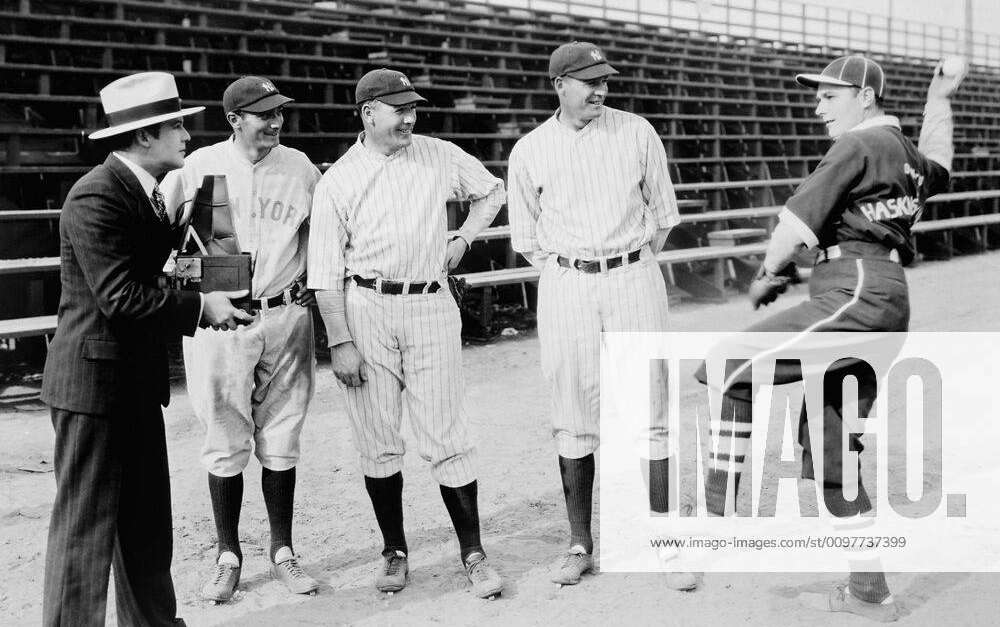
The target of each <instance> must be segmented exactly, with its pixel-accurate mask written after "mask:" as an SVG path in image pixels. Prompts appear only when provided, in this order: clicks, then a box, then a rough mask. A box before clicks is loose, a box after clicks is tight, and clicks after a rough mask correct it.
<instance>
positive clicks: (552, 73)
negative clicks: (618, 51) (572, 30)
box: [549, 41, 618, 81]
mask: <svg viewBox="0 0 1000 627" xmlns="http://www.w3.org/2000/svg"><path fill="white" fill-rule="evenodd" d="M617 73H618V70H616V69H615V68H613V67H611V65H610V64H609V63H608V59H607V57H605V56H604V53H603V52H601V49H600V48H598V47H597V46H595V45H594V44H592V43H589V42H586V41H574V42H571V43H568V44H563V45H561V46H559V47H558V48H556V49H555V50H554V51H553V52H552V56H550V57H549V78H556V77H558V76H572V77H573V78H576V79H579V80H581V81H589V80H593V79H595V78H601V77H602V76H611V75H612V74H617Z"/></svg>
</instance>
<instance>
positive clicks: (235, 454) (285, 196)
mask: <svg viewBox="0 0 1000 627" xmlns="http://www.w3.org/2000/svg"><path fill="white" fill-rule="evenodd" d="M289 102H292V99H291V98H289V97H287V96H283V95H282V94H281V93H280V92H279V91H278V88H277V87H275V85H274V83H272V82H271V81H270V80H268V79H267V78H263V77H260V76H244V77H242V78H240V79H238V80H236V81H235V82H233V83H232V84H230V85H229V86H228V87H227V88H226V91H225V93H224V94H223V97H222V105H223V109H224V111H225V114H226V120H227V121H228V122H229V124H230V126H231V127H232V130H233V134H232V136H231V137H229V138H228V139H226V140H225V141H221V142H219V143H217V144H213V145H211V146H206V147H204V148H200V149H198V150H196V151H194V152H193V153H191V155H189V156H188V158H187V159H186V160H185V162H184V167H183V168H182V169H180V170H175V171H174V172H172V173H171V174H170V176H169V177H168V179H167V180H165V181H164V186H165V188H166V189H167V190H168V193H167V197H168V201H169V202H168V206H171V207H173V206H180V205H181V204H182V203H184V211H185V212H187V213H190V211H191V209H192V205H193V204H194V203H193V200H194V197H195V193H196V191H197V189H198V187H199V186H200V185H201V183H202V179H203V178H204V177H205V176H206V175H224V176H225V177H226V188H227V191H228V194H229V204H230V207H231V209H232V212H233V222H234V227H235V229H236V234H237V237H238V239H239V242H240V245H241V246H242V247H243V250H244V251H247V252H250V254H251V256H252V258H253V277H252V287H253V289H252V294H251V296H252V297H253V300H252V301H251V303H252V305H251V306H252V309H253V311H252V312H251V313H254V314H256V316H257V318H256V320H255V321H254V322H253V323H252V324H250V325H249V326H245V327H241V328H239V329H237V330H236V331H235V332H229V333H226V332H221V331H215V330H212V329H201V330H199V331H198V332H197V333H196V334H195V335H194V337H193V338H186V339H185V342H184V365H185V369H186V371H187V372H186V374H187V388H188V394H189V396H190V398H191V404H192V405H193V406H194V411H195V414H196V415H197V416H198V418H199V419H200V420H201V422H202V423H203V424H204V425H205V441H204V444H203V446H202V452H201V460H202V463H203V464H204V466H205V468H206V469H207V470H208V489H209V494H210V495H211V499H212V512H213V514H214V516H215V526H216V532H217V534H218V555H217V559H216V565H215V567H214V569H213V570H212V573H211V575H210V576H209V578H208V581H207V582H206V583H205V585H204V587H203V588H202V595H203V596H204V597H205V598H208V599H211V600H214V601H217V602H222V601H228V600H229V599H230V598H232V596H233V593H234V591H235V590H236V586H237V584H238V583H239V579H240V572H241V567H242V563H243V553H242V551H241V550H240V541H239V519H240V506H241V504H242V502H243V469H244V468H246V465H247V462H248V461H249V459H250V453H251V450H253V452H254V454H255V455H256V456H257V459H259V460H260V463H261V489H262V491H263V495H264V504H265V506H266V508H267V515H268V519H269V522H270V527H271V546H270V557H271V573H272V575H273V576H274V577H275V578H276V579H278V580H279V581H281V582H283V583H284V584H285V585H286V586H287V587H288V588H289V590H291V591H292V592H297V593H302V594H305V593H309V592H314V591H315V590H316V589H317V587H318V584H317V582H316V581H315V580H314V579H313V578H312V577H310V576H308V575H307V574H305V572H303V571H302V569H301V567H300V566H299V564H298V561H297V559H296V557H295V553H294V551H293V550H292V509H293V503H294V498H295V466H296V464H297V463H298V459H299V434H300V432H301V431H302V423H303V421H304V420H305V415H306V409H307V407H308V406H309V400H310V399H311V398H312V393H313V377H314V373H315V359H314V357H313V350H314V349H313V342H314V340H313V327H312V316H311V315H310V312H309V305H311V304H312V303H313V302H314V298H313V296H312V293H311V292H309V291H307V290H306V289H305V288H304V278H305V277H304V274H305V267H306V241H307V238H308V218H309V211H310V209H311V208H312V193H313V189H314V188H315V186H316V182H317V181H318V180H319V176H320V173H319V170H317V169H316V166H314V165H313V164H312V162H311V161H310V160H309V158H308V157H307V156H306V155H305V154H303V153H302V152H300V151H298V150H295V149H294V148H289V147H287V146H282V145H281V144H280V143H279V142H280V137H279V135H280V132H281V126H282V123H283V121H284V113H283V109H284V106H285V105H286V104H287V103H289Z"/></svg>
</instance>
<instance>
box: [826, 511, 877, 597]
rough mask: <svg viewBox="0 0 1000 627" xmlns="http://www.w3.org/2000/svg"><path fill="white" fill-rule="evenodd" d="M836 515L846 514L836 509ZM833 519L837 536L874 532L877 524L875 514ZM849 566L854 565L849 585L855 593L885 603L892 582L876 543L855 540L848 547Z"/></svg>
mask: <svg viewBox="0 0 1000 627" xmlns="http://www.w3.org/2000/svg"><path fill="white" fill-rule="evenodd" d="M831 513H833V514H834V515H835V516H843V515H842V514H838V513H837V512H833V511H832V510H831ZM846 516H847V517H839V518H836V519H834V520H833V534H834V536H838V537H840V536H847V537H852V538H860V539H863V538H864V537H866V536H872V535H874V534H873V533H872V530H873V528H874V527H875V517H874V516H859V515H852V514H847V515H846ZM844 552H845V553H846V557H847V566H848V568H850V569H851V576H850V578H849V579H848V584H849V586H848V589H849V590H850V592H851V596H853V597H854V598H856V599H861V600H862V601H867V602H869V603H881V602H882V601H885V600H886V599H887V598H888V597H889V584H888V582H886V580H885V573H884V572H882V559H881V558H880V557H879V551H878V549H877V548H875V547H868V546H867V543H866V542H857V543H854V542H851V543H850V544H848V546H846V547H844Z"/></svg>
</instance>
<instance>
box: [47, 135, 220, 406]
mask: <svg viewBox="0 0 1000 627" xmlns="http://www.w3.org/2000/svg"><path fill="white" fill-rule="evenodd" d="M59 236H60V259H61V271H60V280H61V283H62V295H61V297H60V301H59V323H58V326H57V328H56V333H55V337H54V338H53V340H52V342H51V344H50V345H49V353H48V358H47V359H46V362H45V373H44V378H43V381H42V400H44V401H45V402H46V403H48V404H49V405H50V406H52V407H57V408H60V409H65V410H69V411H73V412H78V413H86V414H109V413H112V412H114V411H120V410H122V409H127V408H128V406H129V405H130V403H129V400H130V399H143V400H146V401H148V400H151V399H156V400H158V401H159V402H160V404H162V405H166V404H167V402H168V401H169V398H170V382H169V379H168V376H167V344H166V342H167V340H168V339H169V338H170V337H174V336H179V335H180V334H186V335H193V334H194V331H195V328H196V327H197V324H198V317H199V314H200V308H201V303H200V299H199V296H198V294H197V293H195V292H182V291H179V290H169V289H167V290H165V289H160V288H159V287H157V275H158V274H159V273H160V271H161V269H162V268H163V263H164V261H166V258H167V256H168V254H169V253H170V249H171V247H172V245H173V244H174V243H175V242H176V241H177V240H178V237H177V236H178V233H177V231H176V229H174V228H173V227H170V226H167V225H165V224H163V223H162V222H160V220H159V219H157V217H156V215H155V214H154V212H153V208H152V205H151V203H150V200H149V198H148V197H147V196H146V194H145V193H144V191H143V189H142V186H141V185H140V184H139V181H138V179H136V177H135V175H134V174H132V172H131V171H130V170H129V169H128V167H127V166H126V165H125V164H124V163H122V162H121V161H120V160H119V159H118V158H117V157H115V156H114V155H109V156H108V158H107V160H106V161H105V162H104V163H103V164H101V165H99V166H97V167H95V168H94V169H93V170H91V171H90V172H88V173H87V174H85V175H84V176H83V178H81V179H80V180H79V181H77V183H76V184H75V185H74V186H73V188H72V189H71V190H70V192H69V195H68V196H67V198H66V202H65V204H64V205H63V210H62V215H61V217H60V222H59Z"/></svg>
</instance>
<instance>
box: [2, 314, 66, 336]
mask: <svg viewBox="0 0 1000 627" xmlns="http://www.w3.org/2000/svg"><path fill="white" fill-rule="evenodd" d="M55 332H56V316H55V314H52V315H51V316H34V317H32V318H14V319H11V320H0V337H2V338H11V337H15V338H16V337H37V336H39V335H52V334H53V333H55Z"/></svg>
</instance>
